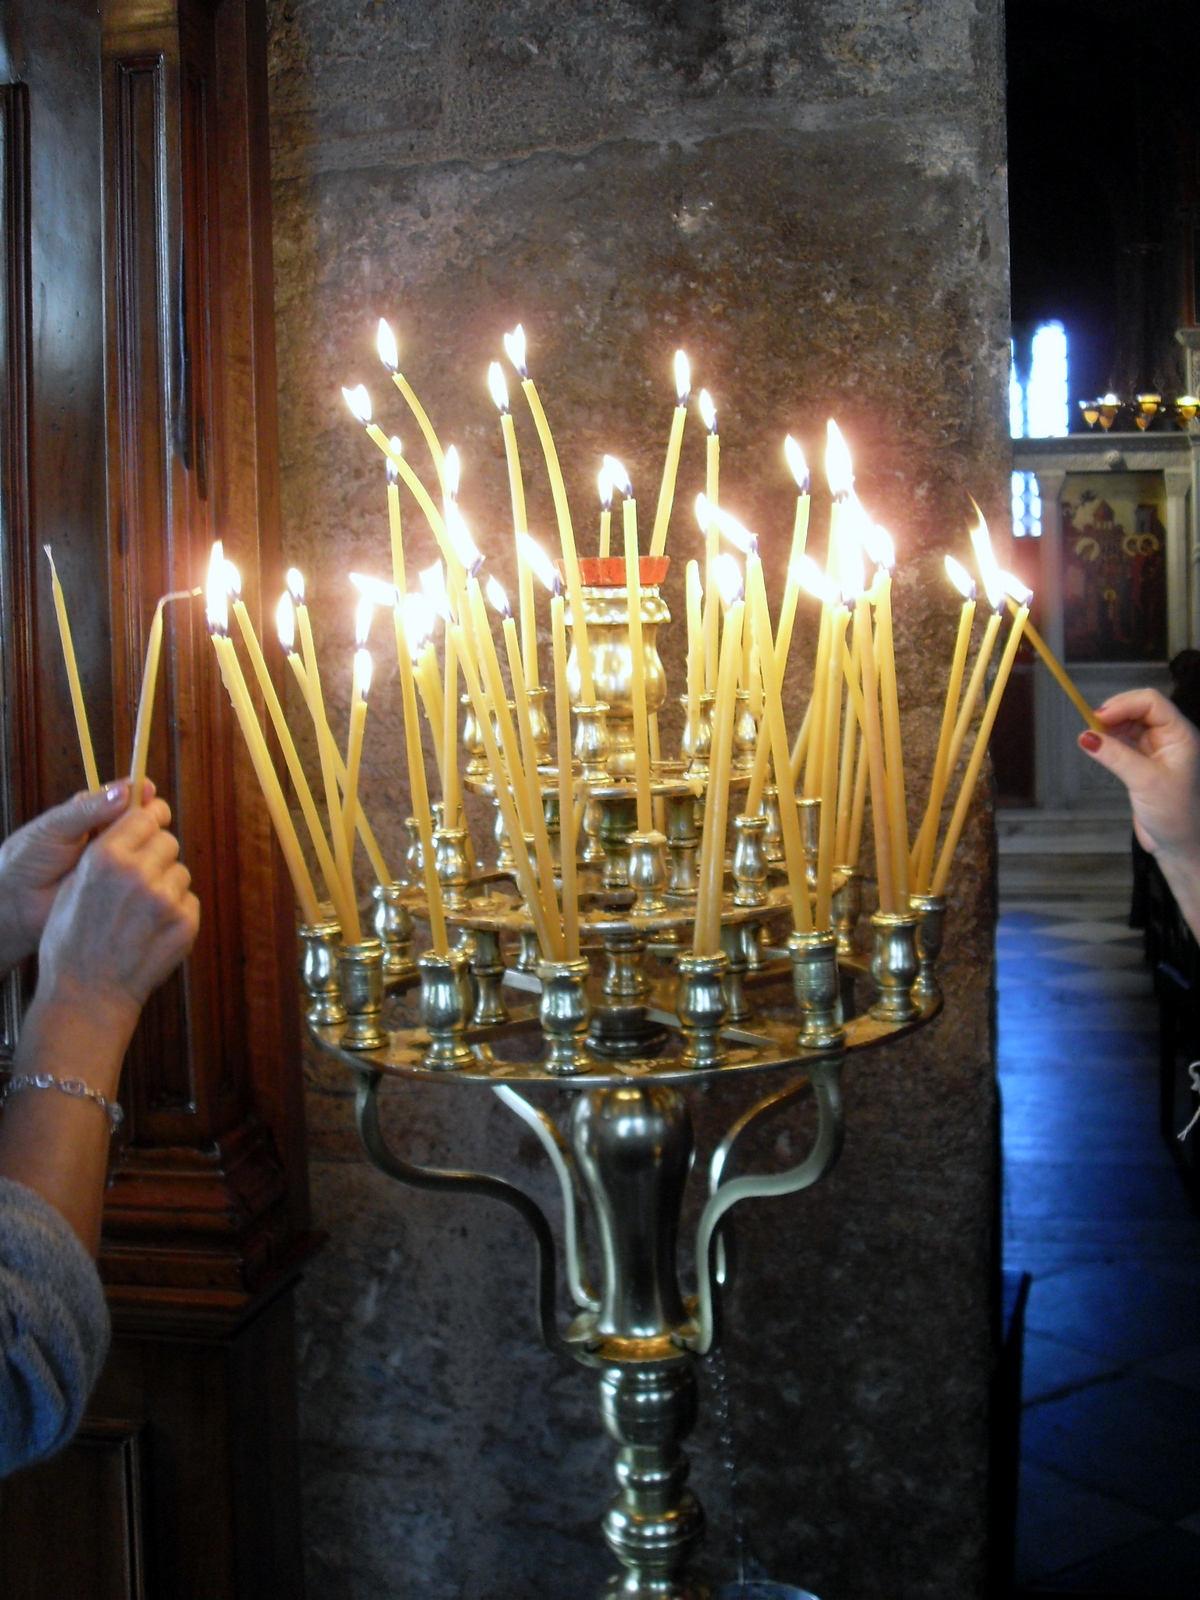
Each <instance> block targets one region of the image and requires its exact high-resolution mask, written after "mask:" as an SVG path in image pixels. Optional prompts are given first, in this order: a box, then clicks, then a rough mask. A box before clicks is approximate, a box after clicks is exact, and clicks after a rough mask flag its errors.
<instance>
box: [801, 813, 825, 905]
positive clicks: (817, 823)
mask: <svg viewBox="0 0 1200 1600" xmlns="http://www.w3.org/2000/svg"><path fill="white" fill-rule="evenodd" d="M796 809H797V811H798V812H799V813H800V842H801V844H802V845H803V846H804V871H805V874H806V876H807V878H808V887H809V889H810V890H813V889H815V888H816V887H817V848H818V844H819V841H820V837H821V802H820V800H819V799H818V800H797V801H796Z"/></svg>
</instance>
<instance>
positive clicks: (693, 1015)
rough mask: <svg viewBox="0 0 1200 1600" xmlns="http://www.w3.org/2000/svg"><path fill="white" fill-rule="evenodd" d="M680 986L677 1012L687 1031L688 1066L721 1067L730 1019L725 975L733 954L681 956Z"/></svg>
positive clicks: (676, 1002) (685, 1052) (683, 1028)
mask: <svg viewBox="0 0 1200 1600" xmlns="http://www.w3.org/2000/svg"><path fill="white" fill-rule="evenodd" d="M675 965H676V968H677V969H678V972H679V987H678V990H677V991H676V995H675V1014H676V1016H678V1018H679V1027H680V1031H681V1032H682V1034H683V1063H684V1065H685V1066H688V1067H717V1066H720V1064H721V1062H722V1061H724V1059H725V1046H724V1045H723V1044H722V1043H721V1028H722V1027H723V1026H724V1024H725V1023H726V1022H727V1021H728V1018H729V1003H728V1001H727V1000H726V998H725V978H726V976H727V975H728V972H729V957H728V956H727V955H726V954H725V952H724V951H721V952H720V954H718V955H715V956H696V955H685V956H680V957H679V959H678V961H677V962H676V963H675Z"/></svg>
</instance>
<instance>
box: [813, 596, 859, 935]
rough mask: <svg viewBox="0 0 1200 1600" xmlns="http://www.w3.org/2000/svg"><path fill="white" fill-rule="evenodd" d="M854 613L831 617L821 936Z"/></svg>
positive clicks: (826, 922)
mask: <svg viewBox="0 0 1200 1600" xmlns="http://www.w3.org/2000/svg"><path fill="white" fill-rule="evenodd" d="M849 621H850V612H849V609H848V608H847V607H846V606H845V605H838V606H835V607H834V609H833V611H832V613H831V615H830V646H829V648H830V670H829V674H828V679H827V682H826V687H825V715H824V736H825V757H824V761H823V762H822V766H821V821H820V830H819V833H818V836H817V904H816V911H815V913H814V917H813V921H814V923H815V925H816V927H817V930H818V931H819V932H822V933H824V932H826V931H827V930H828V929H829V928H830V926H831V921H830V912H831V908H832V903H833V867H834V860H833V857H834V842H835V839H836V836H837V774H838V745H839V742H840V734H841V709H842V682H843V673H842V670H841V664H842V648H843V645H844V644H845V640H846V627H847V625H848V623H849Z"/></svg>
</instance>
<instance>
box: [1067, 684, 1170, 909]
mask: <svg viewBox="0 0 1200 1600" xmlns="http://www.w3.org/2000/svg"><path fill="white" fill-rule="evenodd" d="M1096 716H1097V717H1098V718H1099V720H1100V721H1101V722H1102V723H1103V724H1104V728H1105V732H1104V733H1103V734H1102V735H1101V734H1098V733H1092V732H1090V731H1089V732H1087V733H1081V734H1080V735H1079V746H1080V749H1082V750H1086V752H1087V753H1088V755H1090V756H1091V758H1092V760H1093V761H1098V762H1099V763H1100V765H1101V766H1102V767H1107V768H1108V770H1109V771H1110V772H1111V773H1113V775H1114V776H1115V777H1118V778H1120V780H1121V782H1122V783H1123V784H1124V785H1125V787H1126V789H1128V791H1129V803H1130V805H1131V806H1132V807H1133V828H1134V832H1135V833H1136V834H1137V836H1138V839H1139V840H1140V841H1141V843H1142V845H1143V846H1144V847H1145V848H1146V849H1147V850H1149V851H1150V853H1151V854H1152V855H1153V856H1156V857H1157V859H1158V863H1159V865H1160V866H1161V868H1162V870H1163V873H1164V874H1165V876H1166V879H1167V882H1168V883H1169V884H1170V885H1171V889H1172V891H1173V893H1174V895H1175V898H1176V900H1177V901H1178V902H1179V905H1180V908H1181V910H1182V911H1183V914H1184V916H1185V917H1186V918H1187V920H1188V923H1189V925H1190V926H1191V928H1192V931H1193V932H1197V931H1198V924H1200V732H1198V731H1197V729H1196V728H1195V727H1194V726H1193V725H1192V723H1190V722H1189V721H1188V719H1187V718H1186V717H1185V716H1184V715H1183V713H1182V712H1181V711H1178V710H1176V708H1175V707H1174V706H1173V705H1172V704H1171V702H1170V701H1169V700H1167V699H1166V698H1165V697H1164V696H1163V695H1161V694H1159V693H1158V691H1157V690H1156V689H1132V690H1130V691H1129V692H1128V693H1126V694H1118V695H1114V697H1113V698H1112V699H1111V700H1106V701H1105V703H1104V704H1103V705H1102V706H1101V707H1100V708H1099V710H1098V711H1097V712H1096Z"/></svg>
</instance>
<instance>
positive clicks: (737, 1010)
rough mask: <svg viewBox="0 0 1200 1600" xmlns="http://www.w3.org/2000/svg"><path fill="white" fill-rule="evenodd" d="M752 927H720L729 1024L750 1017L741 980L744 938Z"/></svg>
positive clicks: (744, 951) (748, 925)
mask: <svg viewBox="0 0 1200 1600" xmlns="http://www.w3.org/2000/svg"><path fill="white" fill-rule="evenodd" d="M752 926H753V924H752V923H747V924H746V925H745V927H738V925H737V924H736V923H725V924H723V925H722V927H721V949H722V950H723V951H724V953H725V959H726V960H727V961H728V963H729V966H728V969H727V971H726V973H725V1004H726V1006H727V1007H728V1010H727V1012H726V1019H727V1021H729V1022H744V1021H745V1020H746V1018H747V1017H748V1016H750V1015H751V1012H750V1005H749V1002H748V1001H747V999H746V991H745V989H744V987H743V986H742V979H743V977H744V976H745V974H746V966H747V963H746V946H745V937H744V936H745V931H746V928H747V927H752Z"/></svg>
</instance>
